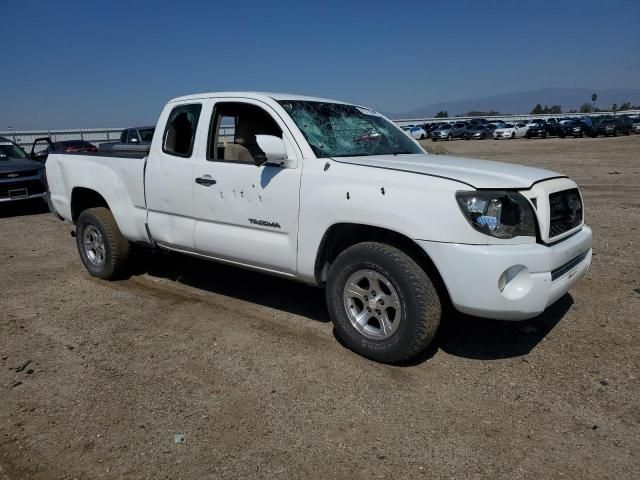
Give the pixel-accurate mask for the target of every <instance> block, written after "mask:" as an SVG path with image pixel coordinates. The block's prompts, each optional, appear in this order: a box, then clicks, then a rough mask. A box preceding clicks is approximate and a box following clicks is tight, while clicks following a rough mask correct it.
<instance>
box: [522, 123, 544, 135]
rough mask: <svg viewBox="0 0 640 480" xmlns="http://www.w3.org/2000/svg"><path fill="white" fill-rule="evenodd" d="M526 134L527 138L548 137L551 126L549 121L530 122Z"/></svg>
mask: <svg viewBox="0 0 640 480" xmlns="http://www.w3.org/2000/svg"><path fill="white" fill-rule="evenodd" d="M524 136H525V138H534V137H539V138H547V137H548V136H549V127H548V125H547V122H536V123H529V124H528V125H527V131H526V132H525V134H524Z"/></svg>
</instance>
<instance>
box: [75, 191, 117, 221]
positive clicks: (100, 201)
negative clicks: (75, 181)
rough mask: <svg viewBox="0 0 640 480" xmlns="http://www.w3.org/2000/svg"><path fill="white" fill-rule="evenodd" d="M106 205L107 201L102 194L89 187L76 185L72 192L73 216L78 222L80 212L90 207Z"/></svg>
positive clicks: (107, 206)
mask: <svg viewBox="0 0 640 480" xmlns="http://www.w3.org/2000/svg"><path fill="white" fill-rule="evenodd" d="M95 207H106V208H109V205H108V204H107V201H106V200H105V199H104V197H103V196H102V195H100V194H99V193H98V192H96V191H95V190H91V189H89V188H82V187H76V188H74V189H73V192H71V218H72V220H73V223H76V221H77V220H78V217H79V216H80V214H81V213H82V212H83V211H85V210H86V209H88V208H95Z"/></svg>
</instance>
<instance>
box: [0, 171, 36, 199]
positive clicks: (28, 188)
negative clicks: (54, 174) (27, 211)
mask: <svg viewBox="0 0 640 480" xmlns="http://www.w3.org/2000/svg"><path fill="white" fill-rule="evenodd" d="M46 195H47V184H46V180H45V177H44V174H43V173H38V174H37V175H32V176H28V177H19V178H2V179H0V203H4V202H17V201H20V200H30V199H33V198H45V197H46Z"/></svg>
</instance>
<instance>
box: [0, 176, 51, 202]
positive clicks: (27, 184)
mask: <svg viewBox="0 0 640 480" xmlns="http://www.w3.org/2000/svg"><path fill="white" fill-rule="evenodd" d="M23 188H26V189H27V192H28V193H29V195H35V194H38V193H44V192H45V187H44V184H43V183H42V182H40V181H38V180H29V181H24V180H23V181H21V182H3V183H0V198H9V190H21V189H23Z"/></svg>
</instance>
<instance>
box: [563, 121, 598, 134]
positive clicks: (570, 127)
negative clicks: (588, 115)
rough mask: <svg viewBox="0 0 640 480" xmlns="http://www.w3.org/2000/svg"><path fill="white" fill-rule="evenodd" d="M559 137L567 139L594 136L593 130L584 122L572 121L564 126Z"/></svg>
mask: <svg viewBox="0 0 640 480" xmlns="http://www.w3.org/2000/svg"><path fill="white" fill-rule="evenodd" d="M558 135H559V136H560V137H561V138H565V137H574V138H578V137H584V136H585V135H588V136H592V135H593V128H592V127H590V126H589V125H587V124H586V123H585V122H583V121H582V120H572V121H570V122H567V123H565V124H564V125H562V129H561V130H560V131H559V133H558Z"/></svg>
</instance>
